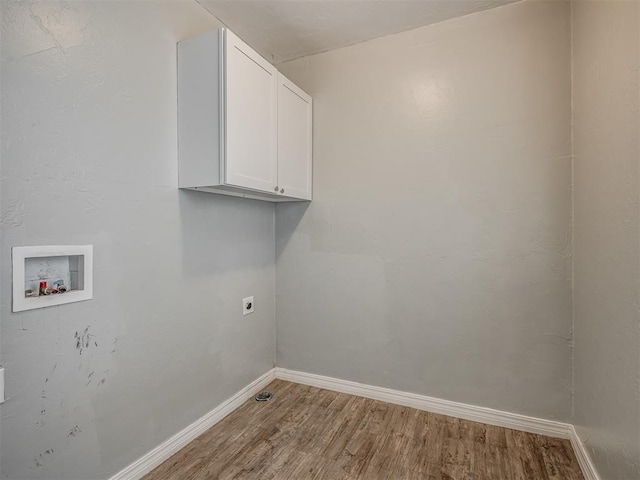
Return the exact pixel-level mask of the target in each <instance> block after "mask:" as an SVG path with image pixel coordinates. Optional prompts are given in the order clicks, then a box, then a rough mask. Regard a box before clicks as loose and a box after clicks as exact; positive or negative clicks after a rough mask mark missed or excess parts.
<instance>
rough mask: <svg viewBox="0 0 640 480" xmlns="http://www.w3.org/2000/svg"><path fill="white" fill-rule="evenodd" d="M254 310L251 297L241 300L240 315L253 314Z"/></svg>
mask: <svg viewBox="0 0 640 480" xmlns="http://www.w3.org/2000/svg"><path fill="white" fill-rule="evenodd" d="M247 307H249V308H247ZM254 308H255V304H254V303H253V297H245V298H243V299H242V315H249V314H250V313H253V309H254Z"/></svg>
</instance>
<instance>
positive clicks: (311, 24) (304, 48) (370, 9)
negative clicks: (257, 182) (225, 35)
mask: <svg viewBox="0 0 640 480" xmlns="http://www.w3.org/2000/svg"><path fill="white" fill-rule="evenodd" d="M197 1H198V3H200V4H201V5H202V6H203V7H204V8H206V9H207V10H209V11H210V12H211V13H213V14H214V15H215V16H216V17H217V18H218V19H219V20H220V21H221V22H222V23H224V24H225V25H226V26H227V27H229V28H230V29H231V30H232V31H233V32H234V33H235V34H237V35H238V36H239V37H240V38H242V39H243V40H244V41H245V42H247V43H248V44H249V45H250V46H251V47H252V48H254V49H255V50H257V51H258V52H259V53H260V54H262V56H264V57H265V58H266V59H268V60H270V61H271V62H272V63H281V62H284V61H287V60H292V59H294V58H299V57H304V56H307V55H313V54H315V53H320V52H325V51H327V50H333V49H335V48H340V47H345V46H347V45H353V44H355V43H359V42H364V41H366V40H371V39H372V38H376V37H381V36H384V35H389V34H392V33H398V32H402V31H405V30H411V29H413V28H417V27H421V26H424V25H429V24H431V23H436V22H441V21H443V20H447V19H450V18H454V17H461V16H463V15H468V14H470V13H473V12H479V11H481V10H487V9H489V8H495V7H498V6H500V5H505V4H507V3H513V2H515V1H518V0H197Z"/></svg>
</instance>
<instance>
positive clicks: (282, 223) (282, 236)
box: [275, 202, 311, 261]
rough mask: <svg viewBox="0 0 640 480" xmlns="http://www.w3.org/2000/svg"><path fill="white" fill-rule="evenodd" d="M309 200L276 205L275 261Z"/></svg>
mask: <svg viewBox="0 0 640 480" xmlns="http://www.w3.org/2000/svg"><path fill="white" fill-rule="evenodd" d="M310 206H311V202H291V203H278V204H277V206H276V221H275V223H276V261H278V259H279V258H280V255H281V254H282V252H283V251H284V249H285V248H286V247H287V245H288V243H289V241H290V240H291V237H292V236H293V234H294V232H295V231H296V229H297V228H298V225H299V224H300V222H301V221H302V218H303V217H304V216H305V214H306V213H307V210H308V209H309V207H310Z"/></svg>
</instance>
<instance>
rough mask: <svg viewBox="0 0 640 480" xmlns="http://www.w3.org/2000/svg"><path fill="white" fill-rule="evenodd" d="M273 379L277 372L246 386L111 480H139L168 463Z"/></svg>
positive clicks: (272, 372) (269, 372) (263, 376)
mask: <svg viewBox="0 0 640 480" xmlns="http://www.w3.org/2000/svg"><path fill="white" fill-rule="evenodd" d="M274 379H275V369H271V370H269V371H268V372H267V373H265V374H264V375H262V376H260V377H259V378H257V379H256V380H254V381H253V382H251V383H250V384H249V385H247V386H246V387H244V388H243V389H242V390H240V391H239V392H238V393H236V394H235V395H233V396H232V397H231V398H229V399H227V400H225V401H224V402H222V403H221V404H220V405H218V406H217V407H216V408H214V409H213V410H211V411H210V412H209V413H206V414H205V415H203V416H202V417H200V418H199V419H198V420H196V421H195V422H193V423H192V424H191V425H189V426H188V427H186V428H184V429H182V430H180V431H179V432H178V433H176V434H175V435H173V436H172V437H171V438H169V439H168V440H166V441H165V442H163V443H161V444H160V445H158V446H157V447H156V448H154V449H153V450H151V451H150V452H149V453H147V454H145V455H143V456H142V457H140V458H139V459H138V460H136V461H135V462H133V463H132V464H131V465H129V466H128V467H125V468H124V469H123V470H121V471H120V472H118V473H116V474H115V475H114V476H112V477H110V479H109V480H138V479H139V478H141V477H142V476H143V475H146V474H147V473H149V472H150V471H151V470H153V469H154V468H156V467H157V466H158V465H160V464H161V463H162V462H164V461H165V460H167V459H168V458H169V457H171V455H173V454H174V453H176V452H177V451H178V450H180V449H181V448H183V447H184V446H185V445H187V444H188V443H189V442H191V441H192V440H195V439H196V438H197V437H198V436H200V435H202V434H203V433H204V432H206V431H207V430H208V429H209V428H211V427H213V426H214V425H215V424H216V423H218V422H220V421H221V420H222V419H223V418H225V417H226V416H227V415H229V414H230V413H232V412H233V411H234V410H236V409H237V408H238V407H240V406H241V405H242V404H243V403H244V402H245V401H247V400H248V399H249V398H251V397H252V396H254V395H255V394H256V393H258V392H259V391H260V390H262V389H263V388H264V387H266V386H267V385H268V384H269V383H271V382H272V381H273V380H274Z"/></svg>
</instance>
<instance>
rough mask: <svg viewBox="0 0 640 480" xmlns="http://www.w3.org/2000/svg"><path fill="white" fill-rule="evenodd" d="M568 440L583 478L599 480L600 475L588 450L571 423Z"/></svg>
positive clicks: (585, 479)
mask: <svg viewBox="0 0 640 480" xmlns="http://www.w3.org/2000/svg"><path fill="white" fill-rule="evenodd" d="M570 440H571V446H572V447H573V451H574V452H575V454H576V458H577V459H578V465H580V470H582V474H583V475H584V480H600V475H599V474H598V471H597V470H596V467H595V465H594V464H593V460H592V459H591V455H589V452H588V451H587V449H586V447H585V445H584V443H583V442H582V440H580V437H579V436H578V432H577V431H576V428H575V427H574V426H573V425H571V437H570Z"/></svg>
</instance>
